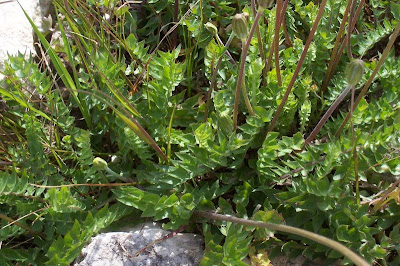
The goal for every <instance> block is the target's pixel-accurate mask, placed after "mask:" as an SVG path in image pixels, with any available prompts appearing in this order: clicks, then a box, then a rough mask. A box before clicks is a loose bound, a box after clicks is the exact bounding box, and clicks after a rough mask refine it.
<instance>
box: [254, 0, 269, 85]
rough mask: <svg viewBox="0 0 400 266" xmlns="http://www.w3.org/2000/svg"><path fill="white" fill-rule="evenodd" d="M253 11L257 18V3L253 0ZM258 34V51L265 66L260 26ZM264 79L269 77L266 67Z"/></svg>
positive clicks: (257, 30)
mask: <svg viewBox="0 0 400 266" xmlns="http://www.w3.org/2000/svg"><path fill="white" fill-rule="evenodd" d="M251 9H252V10H253V15H254V16H256V15H257V11H256V1H255V0H251ZM256 34H257V43H258V50H259V51H260V57H261V60H262V62H263V65H265V64H266V60H267V59H266V58H265V52H264V47H263V41H262V38H261V33H260V26H259V25H258V24H257V26H256ZM263 77H264V79H265V78H266V77H267V69H266V68H265V67H264V68H263Z"/></svg>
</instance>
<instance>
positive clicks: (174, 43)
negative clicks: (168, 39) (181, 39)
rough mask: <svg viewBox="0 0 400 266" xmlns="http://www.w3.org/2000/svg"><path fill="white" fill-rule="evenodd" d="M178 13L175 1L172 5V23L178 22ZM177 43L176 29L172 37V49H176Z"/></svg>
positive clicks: (177, 3)
mask: <svg viewBox="0 0 400 266" xmlns="http://www.w3.org/2000/svg"><path fill="white" fill-rule="evenodd" d="M178 11H179V0H175V3H174V22H175V23H177V22H178ZM177 43H178V29H175V30H174V33H173V35H172V46H173V47H172V49H175V48H176V45H177Z"/></svg>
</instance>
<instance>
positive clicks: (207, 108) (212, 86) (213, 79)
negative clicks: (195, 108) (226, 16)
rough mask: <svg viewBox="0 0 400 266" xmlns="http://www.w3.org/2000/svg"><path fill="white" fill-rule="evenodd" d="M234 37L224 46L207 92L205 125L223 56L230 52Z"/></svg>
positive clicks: (230, 37) (231, 36)
mask: <svg viewBox="0 0 400 266" xmlns="http://www.w3.org/2000/svg"><path fill="white" fill-rule="evenodd" d="M234 36H235V34H234V33H233V32H232V33H231V35H230V36H229V39H228V41H227V42H226V44H225V46H224V51H223V53H222V54H221V55H220V56H219V58H218V61H217V65H216V66H215V68H214V71H213V74H212V77H211V84H210V89H209V90H208V92H207V98H206V109H205V111H204V118H203V123H205V122H206V120H207V117H208V111H209V110H210V104H211V100H210V99H211V94H212V91H213V90H215V89H216V80H217V73H218V69H219V66H220V65H221V62H222V58H223V54H224V53H225V50H226V51H228V47H229V45H231V42H232V40H233V37H234ZM227 55H228V54H227ZM229 55H230V54H229ZM233 62H235V61H233ZM235 64H236V62H235Z"/></svg>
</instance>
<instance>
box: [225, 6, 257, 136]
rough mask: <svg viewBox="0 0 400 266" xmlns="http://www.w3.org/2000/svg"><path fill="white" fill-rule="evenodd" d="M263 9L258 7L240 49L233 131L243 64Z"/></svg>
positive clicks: (251, 112)
mask: <svg viewBox="0 0 400 266" xmlns="http://www.w3.org/2000/svg"><path fill="white" fill-rule="evenodd" d="M263 11H264V10H263V9H262V8H258V11H257V14H256V17H255V18H254V23H253V25H252V26H251V29H250V32H249V36H248V37H247V41H246V43H245V45H244V47H243V49H242V57H241V59H240V66H239V76H238V80H237V83H236V90H235V91H236V92H235V104H234V107H233V130H234V131H235V130H236V128H237V118H238V112H239V99H240V87H242V80H243V79H244V77H243V74H244V64H245V63H246V57H247V52H248V51H249V47H250V42H251V38H252V37H253V35H254V31H255V30H256V26H257V24H258V21H259V20H260V17H261V15H262V13H263ZM244 93H245V94H246V96H247V92H246V88H244ZM248 111H249V113H250V114H251V115H254V111H253V109H252V108H251V105H250V109H249V110H248Z"/></svg>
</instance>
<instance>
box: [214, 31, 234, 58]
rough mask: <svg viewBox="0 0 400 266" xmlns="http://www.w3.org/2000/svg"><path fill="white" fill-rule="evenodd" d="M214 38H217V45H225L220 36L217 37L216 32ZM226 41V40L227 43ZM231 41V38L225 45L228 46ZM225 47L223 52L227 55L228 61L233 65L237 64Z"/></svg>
mask: <svg viewBox="0 0 400 266" xmlns="http://www.w3.org/2000/svg"><path fill="white" fill-rule="evenodd" d="M215 38H216V39H217V41H218V43H219V45H221V46H224V47H225V46H226V45H224V43H223V42H222V40H221V38H220V37H219V35H218V34H216V35H215ZM229 38H231V36H229ZM232 39H233V37H232ZM228 41H229V39H228ZM228 41H227V42H226V43H227V44H228ZM231 42H232V40H231V41H230V42H229V44H228V46H227V47H229V45H230V44H231ZM227 47H226V48H224V53H225V54H226V55H227V56H228V57H229V61H230V62H231V63H232V64H234V65H235V66H237V64H236V61H235V59H233V57H232V55H231V53H230V52H229V50H228V48H227ZM221 56H222V55H221Z"/></svg>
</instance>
